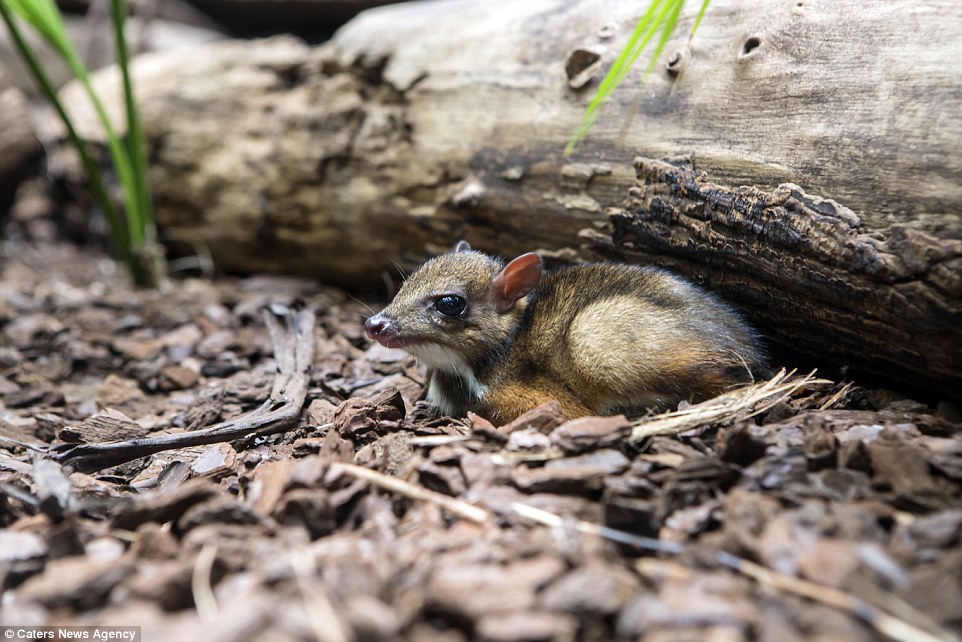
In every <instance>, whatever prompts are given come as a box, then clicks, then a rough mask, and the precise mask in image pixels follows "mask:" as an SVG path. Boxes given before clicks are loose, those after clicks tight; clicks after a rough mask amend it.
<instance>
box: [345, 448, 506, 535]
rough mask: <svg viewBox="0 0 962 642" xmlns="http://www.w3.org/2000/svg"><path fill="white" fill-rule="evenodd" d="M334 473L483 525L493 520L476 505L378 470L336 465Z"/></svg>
mask: <svg viewBox="0 0 962 642" xmlns="http://www.w3.org/2000/svg"><path fill="white" fill-rule="evenodd" d="M331 469H332V470H334V471H341V472H343V473H345V474H348V475H350V476H351V477H356V478H358V479H363V480H364V481H366V482H368V483H371V484H374V485H375V486H379V487H380V488H383V489H385V490H389V491H391V492H393V493H397V494H398V495H403V496H404V497H409V498H411V499H416V500H419V501H422V502H428V503H431V504H436V505H437V506H440V507H441V508H443V509H444V510H446V511H448V512H449V513H451V514H453V515H457V516H458V517H462V518H464V519H466V520H468V521H472V522H476V523H478V524H483V523H485V522H487V521H489V520H490V519H491V514H490V513H489V512H488V511H486V510H484V509H483V508H479V507H478V506H475V505H474V504H469V503H468V502H466V501H464V500H462V499H456V498H454V497H450V496H448V495H443V494H441V493H438V492H435V491H433V490H428V489H427V488H424V487H423V486H416V485H414V484H412V483H410V482H406V481H404V480H402V479H398V478H397V477H392V476H390V475H385V474H384V473H379V472H377V471H376V470H371V469H370V468H365V467H363V466H356V465H354V464H344V463H335V464H334V465H333V466H331Z"/></svg>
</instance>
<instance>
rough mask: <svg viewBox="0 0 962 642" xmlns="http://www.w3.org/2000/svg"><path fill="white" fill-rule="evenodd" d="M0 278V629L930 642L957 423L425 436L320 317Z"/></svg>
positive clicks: (545, 413)
mask: <svg viewBox="0 0 962 642" xmlns="http://www.w3.org/2000/svg"><path fill="white" fill-rule="evenodd" d="M0 267H2V275H0V592H2V598H0V626H27V625H67V624H99V625H128V626H140V627H142V629H141V630H142V634H143V639H145V640H165V641H166V640H179V639H203V640H218V641H225V642H227V641H233V640H237V641H240V640H264V641H267V640H272V641H278V640H279V641H285V640H292V641H293V640H315V639H316V640H321V641H324V642H339V641H358V642H361V641H366V640H393V639H405V640H418V641H425V642H426V641H435V640H436V641H442V640H444V641H452V642H455V641H460V640H489V641H505V642H507V641H541V640H559V641H561V640H603V639H615V640H644V641H645V642H656V641H668V640H671V641H685V640H692V641H695V640H698V641H700V640H710V641H717V642H722V641H724V642H727V641H733V642H734V641H749V640H753V641H778V642H791V641H794V640H846V641H856V642H857V641H859V640H877V639H899V640H958V639H959V632H960V630H962V539H960V534H962V492H960V488H962V486H960V483H962V439H960V438H959V434H960V431H962V424H960V421H962V418H960V416H959V414H958V409H957V407H955V406H952V405H949V404H940V405H939V406H938V407H930V406H926V405H924V404H921V403H917V402H914V401H912V400H909V399H905V398H902V397H901V396H899V395H897V394H894V393H891V392H886V391H878V390H866V389H862V388H859V387H857V386H851V385H850V386H847V387H845V386H843V385H842V384H833V383H830V382H826V383H817V382H811V381H810V382H808V383H807V384H804V385H800V387H798V388H797V389H795V390H794V391H793V392H791V393H784V394H783V395H782V396H783V397H784V398H781V399H780V400H778V397H774V398H773V397H771V396H769V397H766V399H765V401H759V402H758V403H756V404H753V405H750V406H748V407H745V408H742V409H741V410H739V411H738V412H736V413H735V414H734V416H733V417H732V416H730V415H726V416H724V417H720V418H718V419H714V420H705V421H702V422H701V423H698V424H696V425H694V427H691V426H689V427H684V429H683V431H682V432H680V433H678V432H677V430H674V431H661V432H662V433H665V432H675V433H677V434H658V433H659V431H658V430H654V431H650V432H649V433H646V434H647V435H648V436H643V438H642V436H641V435H642V433H643V432H644V425H642V426H641V427H639V426H638V425H636V424H632V423H631V422H629V421H627V420H625V419H624V418H588V419H581V420H577V421H572V422H564V421H563V420H562V419H561V417H560V415H559V412H558V409H557V407H554V406H552V405H548V406H545V407H542V408H539V409H536V410H535V411H532V412H531V413H529V414H528V415H526V416H524V417H522V418H521V419H519V420H517V421H515V422H512V423H511V424H509V425H507V426H493V425H491V424H490V423H488V422H486V421H484V420H483V419H480V418H478V417H469V418H467V419H459V418H450V417H439V416H438V415H437V413H436V411H435V410H434V409H433V408H432V407H431V406H430V405H429V404H427V403H426V402H424V401H423V400H421V398H422V396H423V374H422V371H421V370H420V368H419V367H418V365H417V364H416V363H415V362H414V361H413V360H412V359H411V358H409V357H407V356H406V355H405V354H404V353H401V352H396V351H390V350H386V349H384V348H382V347H380V346H377V345H373V346H372V345H370V344H369V343H368V342H366V341H365V340H364V338H363V334H362V329H361V321H362V319H363V317H364V315H365V314H366V313H367V311H366V310H365V306H363V305H362V304H361V303H359V302H356V301H354V300H352V299H351V298H350V297H348V296H347V295H345V294H344V293H342V292H340V291H338V290H334V289H330V288H323V287H320V286H319V285H318V284H316V283H313V282H309V281H302V280H293V279H281V278H274V277H255V278H248V279H225V280H216V281H206V280H183V281H177V282H175V283H174V284H173V286H172V287H171V288H170V289H169V291H167V292H163V293H159V292H153V291H146V290H136V289H133V288H131V287H130V286H129V285H128V284H127V281H126V279H125V278H124V277H123V275H121V274H119V273H117V270H118V268H117V267H116V266H115V265H114V264H113V263H110V262H107V261H105V260H103V259H100V258H97V257H95V256H90V255H86V254H84V253H82V252H79V251H77V250H75V249H71V247H69V246H65V245H49V246H41V247H21V248H18V250H17V252H16V253H15V254H14V255H12V256H9V257H7V259H6V262H5V264H3V265H2V266H0ZM265 309H266V310H268V311H269V312H268V313H265ZM311 314H313V316H314V319H316V321H315V320H312V319H311V317H310V315H311ZM299 315H301V316H299ZM303 315H308V316H303ZM298 319H299V320H300V321H301V322H303V321H304V320H305V319H307V320H308V321H309V322H310V324H311V325H310V327H309V329H308V330H307V332H308V337H309V338H308V339H306V340H305V339H304V338H303V336H301V337H300V338H298V332H304V331H305V330H304V328H303V327H298V325H297V323H298V321H297V320H298ZM311 332H312V333H313V337H312V338H313V352H312V353H309V354H307V356H306V357H305V353H304V352H303V351H302V352H301V353H298V352H297V351H298V350H299V349H300V348H298V346H302V347H303V346H304V345H308V344H310V343H311V341H310V334H311ZM305 358H307V361H306V362H304V363H302V362H301V361H299V359H300V360H303V359H305ZM856 383H857V382H856ZM302 397H303V398H304V402H303V408H301V403H300V402H301V398H302ZM292 408H293V409H294V410H293V412H291V409H292ZM759 410H761V411H760V412H759ZM689 411H690V409H689ZM753 413H754V414H753ZM226 429H236V430H238V431H239V432H235V433H231V435H232V438H231V439H230V440H229V441H224V440H220V441H216V442H214V443H201V444H200V445H191V446H187V447H179V448H173V449H164V450H159V451H157V452H153V451H151V452H152V454H149V455H148V456H142V457H139V458H134V457H135V456H136V455H137V454H138V451H125V452H126V453H127V456H124V457H120V458H119V459H116V460H113V461H109V460H106V459H104V458H103V453H102V451H101V450H100V447H98V446H89V444H97V443H104V442H115V441H127V440H136V439H139V440H142V441H140V442H137V443H138V444H151V443H156V442H157V441H158V440H160V441H163V440H169V443H172V444H177V443H179V441H178V440H183V439H186V440H188V441H190V440H192V439H193V440H194V441H195V442H197V443H200V442H201V441H204V440H205V439H206V437H205V435H208V434H209V433H210V432H215V433H216V432H217V431H219V430H226ZM205 431H206V432H205ZM224 439H226V438H224ZM144 440H145V441H144ZM165 443H167V442H165ZM131 452H132V454H131ZM139 452H140V454H143V453H144V451H139ZM83 453H87V456H86V457H83V456H81V455H82V454H83ZM91 453H93V454H91ZM108 465H109V467H104V466H108Z"/></svg>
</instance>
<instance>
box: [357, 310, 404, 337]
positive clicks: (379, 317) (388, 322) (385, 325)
mask: <svg viewBox="0 0 962 642" xmlns="http://www.w3.org/2000/svg"><path fill="white" fill-rule="evenodd" d="M364 332H365V333H366V334H367V337H368V338H369V339H373V340H375V341H384V340H385V339H391V338H393V337H395V336H397V333H398V332H397V322H395V321H394V320H393V319H389V318H387V317H385V316H384V315H383V314H382V313H380V312H379V313H377V314H375V315H374V316H373V317H371V318H369V319H368V320H367V321H365V322H364Z"/></svg>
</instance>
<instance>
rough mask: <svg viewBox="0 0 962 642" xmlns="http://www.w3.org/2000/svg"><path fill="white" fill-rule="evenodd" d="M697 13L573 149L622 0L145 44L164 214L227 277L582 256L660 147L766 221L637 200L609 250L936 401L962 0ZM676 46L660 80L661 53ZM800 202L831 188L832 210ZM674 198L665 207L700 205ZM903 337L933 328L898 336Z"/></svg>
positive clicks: (453, 8)
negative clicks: (715, 292)
mask: <svg viewBox="0 0 962 642" xmlns="http://www.w3.org/2000/svg"><path fill="white" fill-rule="evenodd" d="M694 10H695V8H694V7H691V8H690V9H689V13H686V14H685V15H684V16H683V18H682V22H681V27H680V31H679V34H680V35H679V36H677V37H675V38H674V39H673V40H672V41H671V42H670V43H669V45H668V48H667V53H666V55H665V57H664V60H661V61H659V65H658V67H657V68H656V71H655V73H653V74H652V76H651V78H650V80H649V82H648V83H647V84H644V85H642V84H641V76H642V73H643V70H642V68H641V66H639V67H638V68H637V69H635V70H634V71H633V72H632V73H631V74H629V77H628V79H627V81H626V82H625V84H624V86H623V88H622V89H620V90H619V91H618V92H616V94H615V96H614V98H613V100H612V102H611V103H610V104H609V105H608V106H607V107H606V108H605V109H604V110H603V111H602V114H601V117H600V118H599V120H598V121H597V123H596V125H595V127H594V129H593V130H592V131H591V133H590V135H589V138H588V140H587V141H586V142H585V143H584V144H583V145H582V146H581V147H580V148H579V149H578V150H577V151H576V153H575V155H574V156H573V157H572V158H570V159H565V158H563V157H562V155H561V151H562V148H563V146H564V143H565V141H566V139H567V137H568V136H569V134H570V133H571V131H572V130H573V129H574V128H575V127H576V125H577V123H578V122H579V120H580V118H581V113H582V110H583V107H584V105H585V104H586V102H587V100H588V98H589V97H590V94H591V90H592V89H593V88H594V87H595V86H596V85H597V80H598V79H597V77H596V78H595V79H594V80H593V81H592V82H590V83H589V84H588V85H587V86H586V87H585V88H583V89H581V90H578V89H574V88H572V87H571V86H569V83H568V76H567V75H566V71H565V69H566V63H567V62H568V60H569V57H570V55H571V54H572V52H574V51H576V50H593V51H597V52H598V53H599V54H600V55H601V59H602V61H603V62H604V65H603V67H604V66H606V65H607V64H609V63H610V61H611V60H612V59H613V57H614V56H615V54H616V53H617V51H618V49H619V48H620V47H621V45H622V44H623V43H624V41H625V40H626V38H627V37H628V34H629V33H630V32H631V30H632V28H633V25H634V22H635V21H636V20H637V17H638V15H639V12H640V11H641V9H640V8H639V6H638V3H637V2H636V0H582V1H578V2H573V1H568V0H507V1H501V2H485V3H479V2H476V1H475V0H444V1H442V2H420V3H407V4H403V5H397V6H392V7H385V8H381V9H377V10H374V11H371V12H366V13H364V14H362V15H361V16H359V17H358V18H357V19H355V20H354V21H352V22H351V23H349V24H348V25H347V26H346V27H345V28H344V29H342V30H341V31H340V32H339V33H338V34H337V35H336V37H335V38H334V39H333V40H332V42H330V43H329V44H327V45H325V46H323V47H321V48H317V49H311V48H309V47H306V46H305V45H303V44H300V43H298V42H294V41H291V40H289V39H281V40H272V41H265V42H261V43H255V44H249V43H224V44H219V45H213V46H211V47H208V48H205V49H203V50H198V51H194V52H187V53H178V54H171V55H167V56H152V57H145V58H144V59H143V60H140V61H138V64H137V65H136V72H137V75H138V83H137V86H138V92H139V94H140V96H141V100H142V102H143V104H144V107H145V117H144V120H145V122H146V123H147V128H148V134H149V136H150V138H151V140H152V143H153V161H154V170H153V175H152V177H153V180H154V184H155V186H156V189H157V196H158V216H159V217H160V220H161V222H162V223H163V224H164V227H165V229H164V232H165V233H166V235H167V237H168V238H177V239H184V240H186V241H188V242H191V243H196V242H201V243H203V244H205V245H206V246H207V247H208V248H209V249H210V251H211V252H212V253H213V255H214V258H215V260H216V261H217V262H218V263H219V264H220V265H221V266H222V267H225V268H228V269H235V270H242V271H247V272H250V271H256V270H280V271H286V272H298V273H302V274H311V275H316V276H319V277H322V278H325V279H327V280H331V281H339V282H341V283H347V284H349V285H352V286H355V287H360V286H370V285H372V284H374V283H377V282H379V281H380V279H381V277H382V275H383V274H385V273H393V267H392V265H391V261H392V260H393V259H396V258H397V257H410V258H412V259H416V258H417V257H423V256H424V255H425V254H427V253H430V252H435V251H439V250H441V249H443V248H445V247H449V246H450V245H451V244H452V243H453V242H454V241H455V240H457V239H458V238H467V239H469V240H470V241H471V242H472V243H473V244H474V245H475V246H477V247H479V248H480V249H484V250H487V251H491V252H495V253H501V254H516V253H520V252H523V251H528V250H532V249H538V250H543V251H545V252H546V253H548V254H554V255H556V256H559V257H561V258H565V259H570V260H577V259H582V258H591V257H593V256H597V247H596V245H595V241H596V237H597V235H598V233H599V232H603V231H604V230H606V229H607V225H608V220H607V217H606V216H605V208H607V207H611V206H617V205H619V204H621V203H623V202H624V199H625V195H626V192H627V189H628V188H629V187H630V186H631V185H633V184H634V181H635V175H634V170H633V168H632V166H631V159H632V158H634V157H636V156H643V157H646V158H660V157H671V158H675V159H678V160H680V161H681V162H683V163H684V162H687V163H690V164H691V165H692V166H693V167H694V169H695V170H698V171H704V172H706V173H707V176H708V179H710V181H712V183H715V184H717V187H716V188H715V190H714V191H715V193H716V194H717V196H718V198H722V197H723V196H724V195H726V194H731V193H742V191H744V190H742V189H741V188H740V187H739V186H740V185H750V186H752V187H751V188H746V189H747V192H745V193H750V194H758V195H759V198H762V197H761V195H765V196H764V198H763V199H762V200H764V201H765V203H766V204H769V205H770V206H771V207H769V209H768V210H765V209H764V208H762V210H759V211H760V212H765V217H763V218H765V220H766V221H769V223H770V224H771V225H773V230H772V234H756V235H755V236H752V237H751V244H749V246H746V245H745V244H746V243H747V241H746V240H745V238H744V237H742V236H739V235H738V234H736V235H734V236H731V242H730V243H724V242H721V240H722V239H724V238H726V236H725V234H722V233H720V232H716V233H715V234H717V236H712V235H711V234H710V233H711V231H712V230H713V229H715V228H718V226H719V222H718V221H714V220H713V222H711V223H710V224H708V223H706V222H705V221H702V220H699V219H697V217H691V216H689V218H682V217H679V218H678V221H676V222H675V223H674V224H673V225H672V226H671V227H670V228H669V227H668V226H666V225H665V224H664V223H663V222H659V220H658V213H659V210H658V209H657V207H656V208H655V210H653V216H648V215H647V214H645V213H644V208H645V207H646V205H645V202H646V198H645V197H643V195H641V196H639V197H638V198H633V200H632V201H631V205H630V207H629V211H630V212H632V214H634V215H636V216H634V218H632V221H633V222H632V227H631V230H632V234H633V235H634V236H633V237H629V236H625V235H624V234H625V229H624V226H623V228H622V229H618V230H617V232H616V234H615V239H616V240H621V239H625V240H631V241H633V242H635V243H638V242H639V241H641V240H645V242H646V243H647V244H648V245H647V246H646V247H636V248H634V249H635V250H638V252H637V253H633V252H632V251H630V250H626V249H624V248H621V246H620V245H618V244H613V243H611V242H609V243H608V244H607V246H605V245H604V244H602V247H606V248H607V254H608V255H610V256H615V257H620V258H645V259H648V260H654V261H656V262H661V263H666V264H670V265H672V266H673V267H675V268H676V269H677V270H678V271H680V272H683V273H686V274H690V275H691V274H694V275H696V276H697V275H699V274H701V275H704V276H705V278H703V279H702V280H704V281H706V282H708V283H710V285H712V286H713V287H716V288H717V289H719V290H720V291H721V292H722V294H724V295H726V296H731V297H733V298H734V299H735V300H736V302H740V303H743V304H745V305H747V306H751V307H752V308H753V309H752V310H751V313H752V316H753V317H754V318H755V319H756V320H757V321H758V323H759V325H760V326H761V328H762V330H763V331H765V332H768V333H770V334H772V336H774V337H775V339H776V340H781V341H786V342H790V343H791V344H792V345H793V346H795V347H798V348H800V349H802V350H803V351H805V352H807V353H808V354H812V355H814V356H816V357H817V356H819V355H821V356H823V357H825V358H829V357H831V356H832V355H835V356H837V357H838V359H839V361H841V362H844V363H848V364H850V365H853V366H859V367H863V368H864V369H865V370H866V371H869V372H874V373H879V374H883V375H885V376H887V377H888V379H887V380H888V381H892V382H902V383H904V382H905V381H906V380H912V381H913V382H914V383H917V384H920V385H922V386H927V387H930V389H934V390H940V391H949V392H953V389H954V387H955V388H957V387H956V386H955V382H957V381H958V378H957V377H958V373H959V372H960V371H962V364H960V362H959V361H960V360H959V353H958V345H959V343H960V339H959V337H960V333H962V330H960V329H959V327H958V325H959V324H956V323H955V322H956V321H957V319H958V309H959V307H962V306H960V305H959V293H958V290H957V289H955V288H956V286H955V285H953V284H955V283H958V279H959V278H960V277H959V275H960V274H962V261H960V260H959V259H958V257H957V256H956V255H955V254H954V253H955V252H956V250H954V249H953V248H954V247H955V246H954V245H953V242H954V241H958V240H959V239H962V217H960V215H959V212H962V100H959V96H958V91H959V90H958V88H959V87H962V65H958V64H954V62H953V61H955V60H958V59H960V58H962V39H959V38H958V33H959V31H960V28H962V4H959V3H957V2H954V1H953V0H938V1H937V2H932V3H927V4H926V5H925V6H921V5H919V4H917V3H913V2H909V1H908V0H893V1H892V2H887V3H875V4H869V5H865V4H864V3H859V2H856V1H855V0H837V1H833V2H818V3H816V2H808V1H805V0H802V1H799V0H791V1H787V0H759V1H758V2H754V3H742V2H737V0H715V1H714V2H712V4H711V7H710V9H709V11H708V14H707V15H706V18H705V21H704V23H703V24H702V27H701V28H700V30H699V32H698V35H697V36H696V39H695V40H694V41H693V42H692V43H691V44H690V46H689V44H688V42H687V35H685V31H686V29H687V28H688V27H689V26H690V25H691V23H692V20H693V18H694ZM676 54H678V55H680V56H681V60H682V63H681V64H680V65H675V66H674V68H675V70H676V71H677V70H678V69H679V68H681V71H680V72H679V73H678V75H677V77H675V76H672V75H670V74H669V73H668V71H667V70H666V68H665V62H666V61H667V60H669V59H672V58H673V57H674V56H676ZM100 82H106V81H105V79H101V80H100ZM576 84H577V83H576ZM108 93H109V89H108ZM659 171H660V170H659ZM665 172H667V170H665ZM665 172H662V173H661V174H658V177H656V181H660V180H662V179H663V178H665V177H667V176H668V174H667V173H665ZM656 173H657V172H656ZM702 180H704V179H702ZM788 183H791V184H796V185H798V186H800V188H799V189H798V190H794V193H795V196H790V195H791V194H792V193H793V189H791V188H780V187H779V185H782V184H788ZM653 189H655V188H653ZM699 189H700V188H699ZM709 191H711V190H710V189H709ZM656 192H657V190H655V192H652V194H653V195H657V194H656ZM803 193H807V194H817V195H819V196H820V197H825V198H832V199H835V200H836V201H838V203H841V205H839V206H832V209H833V211H834V214H831V215H829V214H827V213H826V211H823V209H821V208H823V207H827V206H825V205H824V202H823V201H821V200H820V199H817V198H814V197H808V196H802V194H803ZM692 194H694V195H695V196H692ZM692 194H687V195H684V196H679V195H678V194H677V193H675V196H674V197H675V198H677V199H678V200H677V201H676V202H674V203H673V204H672V207H675V208H678V209H679V211H686V212H687V211H688V209H691V208H697V207H702V205H701V203H703V202H704V201H705V199H706V198H709V197H707V196H703V195H701V192H700V191H699V190H693V191H692ZM787 195H788V196H787ZM639 198H640V200H639ZM688 198H692V199H693V200H691V201H686V200H685V199H688ZM792 199H794V200H792ZM709 200H710V199H709ZM789 201H791V202H792V203H794V204H792V205H791V206H790V207H787V206H786V207H787V209H784V208H783V209H784V211H783V210H779V209H778V207H782V206H783V205H784V204H785V203H788V202H789ZM660 202H665V201H664V198H662V199H661V201H660ZM774 203H778V204H779V205H778V206H777V207H776V206H774V205H772V204H774ZM814 203H818V205H814ZM843 206H844V207H843ZM659 207H660V206H659ZM717 207H718V208H719V209H717V210H712V211H715V212H716V214H718V213H719V212H724V211H725V210H724V206H723V205H722V204H720V203H719V204H718V205H717ZM773 208H774V209H773ZM846 208H847V209H846ZM736 211H737V210H736ZM749 211H750V212H751V211H754V210H749ZM719 215H720V214H719ZM725 216H728V214H725ZM742 216H744V214H743V215H742ZM754 216H755V215H754V214H753V215H752V216H750V217H749V220H754V219H753V217H754ZM785 217H787V218H785ZM826 217H827V218H826ZM833 217H834V218H833ZM616 219H617V217H616ZM778 221H781V222H779V223H777V224H776V223H775V222H778ZM689 224H690V225H691V228H690V229H689V228H688V227H686V226H687V225H689ZM826 226H827V227H826ZM616 229H617V228H616ZM667 232H671V234H673V235H675V237H672V238H670V239H667V240H666V239H664V238H662V237H661V236H660V235H659V234H660V233H667ZM741 233H742V232H739V234H741ZM778 234H783V237H780V236H778ZM685 235H688V236H689V237H690V238H691V240H692V242H691V243H690V244H688V243H687V242H684V243H683V242H681V241H680V240H678V239H681V238H684V236H685ZM700 235H708V236H704V237H703V236H700ZM792 235H798V236H799V239H800V240H799V241H798V242H797V243H792V242H790V241H791V238H792ZM806 235H808V236H809V237H810V240H809V242H808V245H806V241H805V240H804V239H805V237H806ZM926 235H928V236H926ZM676 237H677V238H676ZM812 239H816V240H812ZM936 239H941V240H936ZM709 240H710V241H711V242H709ZM748 247H751V248H752V250H753V251H752V253H751V254H749V253H748V251H747V249H748ZM799 252H802V254H798V253H799ZM805 252H809V253H810V254H805ZM833 253H837V255H836V256H832V254H833ZM913 253H914V254H913ZM859 261H861V263H860V262H859ZM896 264H899V266H896ZM722 268H724V269H722ZM709 277H710V278H709ZM851 279H854V281H850V280H851ZM789 286H791V288H792V289H790V292H791V297H788V296H787V295H785V294H783V292H782V288H785V287H789ZM766 293H767V294H766ZM933 297H935V298H934V299H933ZM873 306H882V307H885V308H886V310H885V311H884V312H879V311H877V310H873ZM756 308H757V309H756ZM791 315H796V317H797V318H792V319H786V317H788V316H791ZM952 324H955V325H952ZM920 328H924V332H926V333H928V335H929V336H927V337H924V338H922V339H918V340H916V339H915V338H914V337H915V336H916V334H917V333H919V332H920V330H919V329H920ZM789 330H790V331H789ZM865 337H872V338H870V339H865ZM860 340H862V347H863V348H864V349H862V350H861V353H859V341H860ZM873 350H877V352H872V351H873ZM953 373H954V374H953ZM954 394H958V393H957V392H955V393H954Z"/></svg>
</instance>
